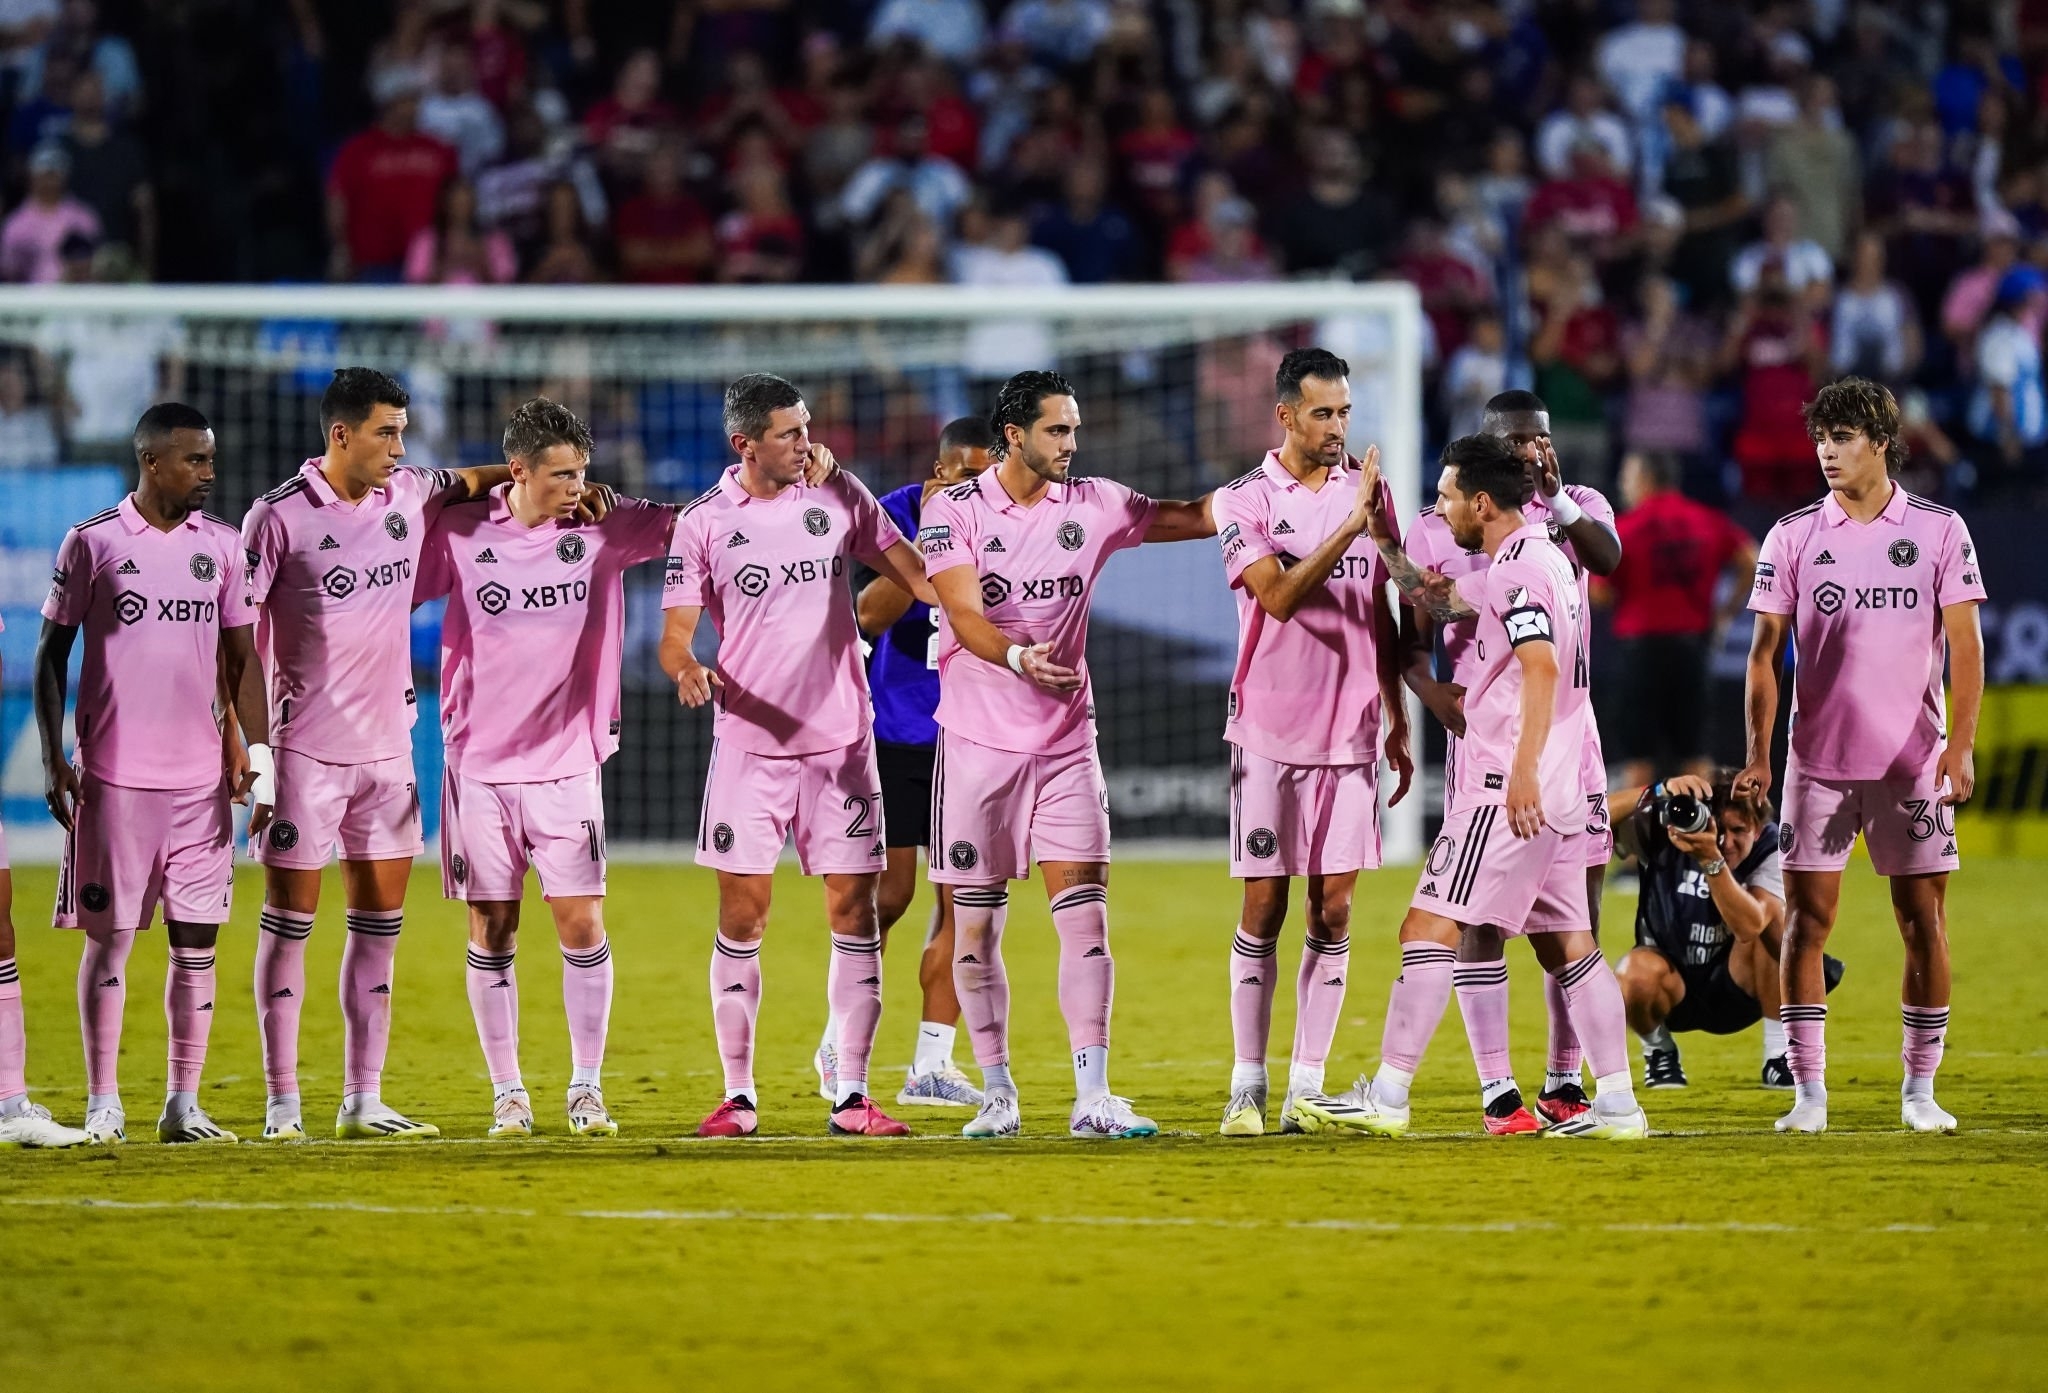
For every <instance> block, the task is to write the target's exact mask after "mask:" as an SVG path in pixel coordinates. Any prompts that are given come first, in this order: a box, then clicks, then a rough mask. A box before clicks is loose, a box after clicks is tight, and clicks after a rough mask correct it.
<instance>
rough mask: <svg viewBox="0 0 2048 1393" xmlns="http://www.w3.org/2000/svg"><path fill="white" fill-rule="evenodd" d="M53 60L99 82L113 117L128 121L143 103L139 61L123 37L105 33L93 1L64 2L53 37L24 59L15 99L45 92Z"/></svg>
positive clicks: (52, 32) (133, 49) (51, 31)
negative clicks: (47, 72) (48, 72)
mask: <svg viewBox="0 0 2048 1393" xmlns="http://www.w3.org/2000/svg"><path fill="white" fill-rule="evenodd" d="M32 3H36V0H32ZM53 59H54V60H57V61H60V62H62V63H63V64H64V65H65V66H66V67H67V68H68V69H69V70H70V71H72V72H75V73H80V74H83V73H91V74H92V75H93V76H94V77H96V78H98V79H99V83H100V90H101V92H102V93H103V94H104V98H105V102H106V111H107V114H108V115H109V116H111V117H112V118H113V119H115V120H125V119H126V118H128V117H130V116H133V115H134V114H135V112H136V110H137V109H138V108H139V107H140V106H141V105H142V68H141V66H140V65H139V64H138V63H137V62H136V61H135V48H134V46H133V45H132V44H130V43H129V42H128V40H127V39H125V38H123V37H121V36H120V35H119V34H110V33H107V32H106V30H105V29H104V27H103V26H102V25H101V23H100V7H99V6H98V4H96V3H95V2H94V0H64V4H63V8H62V10H61V11H60V12H59V15H58V18H57V22H56V24H55V25H54V26H53V27H52V29H51V30H50V36H49V38H48V39H47V40H46V41H45V42H44V43H43V44H42V45H41V46H40V47H38V48H36V49H34V50H32V51H31V52H30V53H29V54H28V55H27V56H26V57H25V58H24V59H23V61H22V65H21V85H20V87H19V88H18V89H17V90H16V92H15V99H16V100H17V101H20V100H26V99H29V98H33V97H37V96H40V95H41V94H42V92H43V84H44V82H45V80H46V79H45V71H46V67H47V65H48V64H49V63H50V62H51V61H52V60H53Z"/></svg>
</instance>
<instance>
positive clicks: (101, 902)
mask: <svg viewBox="0 0 2048 1393" xmlns="http://www.w3.org/2000/svg"><path fill="white" fill-rule="evenodd" d="M78 902H79V903H80V904H82V905H84V906H85V907H86V908H87V909H89V910H91V911H92V912H93V913H94V914H98V913H99V912H100V911H101V910H103V909H105V908H106V907H107V906H108V905H110V904H112V903H113V902H114V897H113V896H112V895H109V894H108V893H107V887H106V886H104V885H88V886H86V887H85V888H84V889H83V890H81V891H79V892H78Z"/></svg>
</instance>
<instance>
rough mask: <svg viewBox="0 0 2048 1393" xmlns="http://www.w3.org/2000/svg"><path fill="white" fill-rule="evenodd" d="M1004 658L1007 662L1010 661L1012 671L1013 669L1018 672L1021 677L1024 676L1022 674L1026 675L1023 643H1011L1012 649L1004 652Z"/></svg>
mask: <svg viewBox="0 0 2048 1393" xmlns="http://www.w3.org/2000/svg"><path fill="white" fill-rule="evenodd" d="M1003 658H1004V661H1005V662H1007V663H1009V665H1010V671H1012V672H1014V673H1016V674H1017V675H1018V676H1019V677H1022V676H1023V675H1024V645H1023V644H1021V643H1013V644H1011V645H1010V651H1009V652H1008V653H1006V654H1004V655H1003Z"/></svg>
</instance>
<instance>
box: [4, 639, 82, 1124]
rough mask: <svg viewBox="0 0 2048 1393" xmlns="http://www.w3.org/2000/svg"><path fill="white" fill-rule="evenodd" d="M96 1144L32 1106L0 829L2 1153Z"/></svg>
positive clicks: (10, 890) (10, 880)
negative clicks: (8, 1150) (11, 1150)
mask: <svg viewBox="0 0 2048 1393" xmlns="http://www.w3.org/2000/svg"><path fill="white" fill-rule="evenodd" d="M6 627H7V626H6V625H5V624H0V629H4V628H6ZM91 1140H92V1138H91V1136H89V1135H88V1134H87V1133H86V1132H85V1131H84V1130H83V1129H82V1128H78V1127H66V1126H63V1125H62V1124H60V1123H58V1122H57V1121H55V1120H54V1119H52V1118H51V1116H50V1110H49V1109H48V1108H46V1107H44V1106H43V1105H42V1104H41V1103H31V1102H30V1101H29V1100H28V1027H27V1022H26V1021H25V1020H24V1018H23V1015H22V1009H21V970H20V967H19V966H18V965H17V964H16V963H15V960H14V876H13V873H12V872H10V871H9V870H8V869H7V829H6V828H4V827H0V1147H16V1146H21V1147H65V1146H83V1145H85V1144H86V1143H87V1142H89V1141H91Z"/></svg>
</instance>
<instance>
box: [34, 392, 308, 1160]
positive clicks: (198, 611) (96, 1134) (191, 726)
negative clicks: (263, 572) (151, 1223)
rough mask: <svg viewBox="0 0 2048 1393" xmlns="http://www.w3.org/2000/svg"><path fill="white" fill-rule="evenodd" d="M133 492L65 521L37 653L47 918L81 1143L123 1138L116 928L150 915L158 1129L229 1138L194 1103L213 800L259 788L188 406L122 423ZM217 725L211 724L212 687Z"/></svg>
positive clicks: (263, 776) (251, 712)
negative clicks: (56, 943)
mask: <svg viewBox="0 0 2048 1393" xmlns="http://www.w3.org/2000/svg"><path fill="white" fill-rule="evenodd" d="M135 458H136V462H137V465H138V467H139V472H140V478H139V479H138V481H137V483H136V487H135V492H134V493H132V494H130V495H128V497H126V498H124V499H122V500H121V502H120V503H119V504H118V505H117V506H115V507H112V508H109V509H107V510H106V511H105V512H103V513H100V514H98V515H96V516H94V517H90V518H87V519H86V520H85V521H84V522H81V523H79V524H78V525H77V526H76V527H74V528H72V529H71V531H70V532H68V533H67V534H65V537H64V542H63V545H62V546H61V547H60V548H59V549H58V552H57V573H56V577H55V583H54V584H53V585H52V586H51V588H50V598H49V599H48V600H47V601H45V602H44V604H43V621H44V622H43V632H42V639H41V641H40V643H39V644H38V645H37V648H36V685H35V712H36V729H37V732H38V734H39V735H40V736H41V737H42V752H43V776H44V794H45V797H46V799H47V800H48V802H49V805H50V813H51V815H52V816H53V817H55V818H56V819H57V822H58V823H59V825H61V826H62V827H63V828H64V831H65V833H66V840H65V844H64V862H63V866H62V869H61V870H60V872H59V875H58V880H57V913H56V922H57V925H58V927H60V928H67V929H80V930H83V931H84V934H85V951H84V953H83V955H82V957H81V959H80V961H79V965H78V1015H79V1024H80V1028H81V1032H82V1033H83V1035H84V1037H85V1070H86V1089H87V1096H86V1104H85V1111H86V1119H85V1130H86V1132H87V1133H88V1134H89V1135H90V1137H91V1138H92V1140H94V1141H98V1142H118V1141H123V1140H125V1139H126V1137H127V1115H126V1113H125V1111H124V1110H123V1108H122V1106H121V1089H120V1081H119V1077H118V1073H117V1064H118V1061H119V1056H120V1050H121V1019H122V1014H123V1011H124V1008H125V1007H126V1005H127V999H128V990H127V978H126V973H127V965H128V955H129V953H130V952H131V951H132V950H133V948H134V946H135V934H136V932H137V931H138V930H140V929H145V928H147V927H149V923H150V920H151V918H152V917H154V914H155V911H156V907H157V906H158V905H159V904H161V905H162V906H163V910H164V927H165V931H166V932H167V933H168V934H169V935H170V940H171V947H170V969H169V973H168V975H167V977H166V980H165V983H164V1015H165V1016H166V1017H167V1018H168V1020H169V1022H170V1078H169V1083H168V1086H167V1088H166V1090H165V1097H164V1109H163V1113H162V1115H161V1116H160V1117H159V1118H158V1120H157V1124H156V1135H157V1140H158V1141H164V1142H232V1141H234V1140H235V1137H234V1134H233V1133H230V1132H227V1131H224V1130H222V1129H221V1128H220V1127H218V1126H216V1125H215V1124H214V1122H213V1119H211V1118H209V1117H208V1116H207V1115H206V1111H205V1109H203V1108H201V1107H200V1106H199V1076H200V1072H201V1070H202V1069H203V1068H204V1067H205V1064H206V1042H207V1037H208V1035H210V1034H211V1032H212V1026H213V1004H214V965H213V962H214V959H213V949H214V941H215V939H216V938H217V937H218V936H219V933H220V925H221V923H222V922H223V921H224V920H226V919H227V917H228V910H229V907H230V905H231V903H232V900H233V895H234V845H233V834H234V828H233V824H232V822H231V821H230V818H229V814H228V803H229V800H230V799H231V798H236V799H239V798H246V797H253V798H254V800H255V802H256V805H257V806H256V808H255V814H254V817H253V818H252V821H251V826H254V827H257V828H261V827H262V826H263V825H264V823H265V821H266V820H267V818H268V816H269V811H270V806H269V805H271V804H272V803H273V802H274V800H275V797H276V795H275V792H274V790H273V783H274V778H273V775H272V773H271V767H270V766H271V758H270V751H269V748H268V746H267V744H266V742H265V739H264V733H265V731H266V729H267V722H268V719H269V717H268V713H267V711H266V709H265V702H264V698H263V678H262V673H261V670H260V667H259V665H258V663H257V661H256V649H255V643H254V640H253V638H252V636H251V625H253V624H254V622H255V615H254V614H253V613H252V611H251V610H250V607H249V600H248V578H247V576H246V575H245V574H244V571H243V556H242V546H241V542H240V540H239V538H237V536H236V535H235V529H234V528H233V527H232V526H230V525H229V524H227V523H225V522H222V521H221V520H220V519H219V518H217V517H214V516H213V515H212V514H210V513H203V512H201V511H200V510H199V505H200V504H202V503H204V502H205V501H206V499H207V496H208V494H210V493H211V492H212V490H213V462H214V439H213V430H212V428H211V427H210V426H208V425H207V423H206V418H205V417H204V416H202V415H200V414H199V413H198V412H197V411H195V410H193V409H192V408H191V407H189V406H185V405H182V404H179V403H176V402H165V403H161V404H159V405H156V406H152V407H151V408H149V410H147V411H145V412H144V413H143V414H142V419H141V421H140V422H139V423H138V424H137V425H136V427H135ZM80 629H83V630H84V631H85V662H84V667H83V670H82V671H81V672H80V674H79V681H78V709H77V718H76V728H77V734H78V742H77V743H78V750H77V763H76V765H73V764H71V763H69V762H67V761H66V760H65V758H64V695H65V687H66V685H67V683H66V677H67V667H68V664H69V662H70V658H71V648H72V645H73V643H74V642H75V641H76V640H77V638H78V633H79V630H80ZM223 684H225V687H226V689H227V691H228V692H229V693H231V694H232V696H233V701H234V706H235V710H236V713H237V715H238V716H239V718H240V721H239V728H240V732H241V733H242V734H246V736H247V737H248V740H249V748H248V751H247V754H246V756H244V754H243V751H242V749H241V745H240V740H239V737H238V734H237V729H236V726H235V725H234V724H229V725H227V726H226V727H225V728H223V725H222V724H221V723H220V722H219V721H217V720H216V719H215V716H214V700H215V695H216V693H217V692H218V691H219V690H220V689H221V687H222V685H223Z"/></svg>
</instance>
